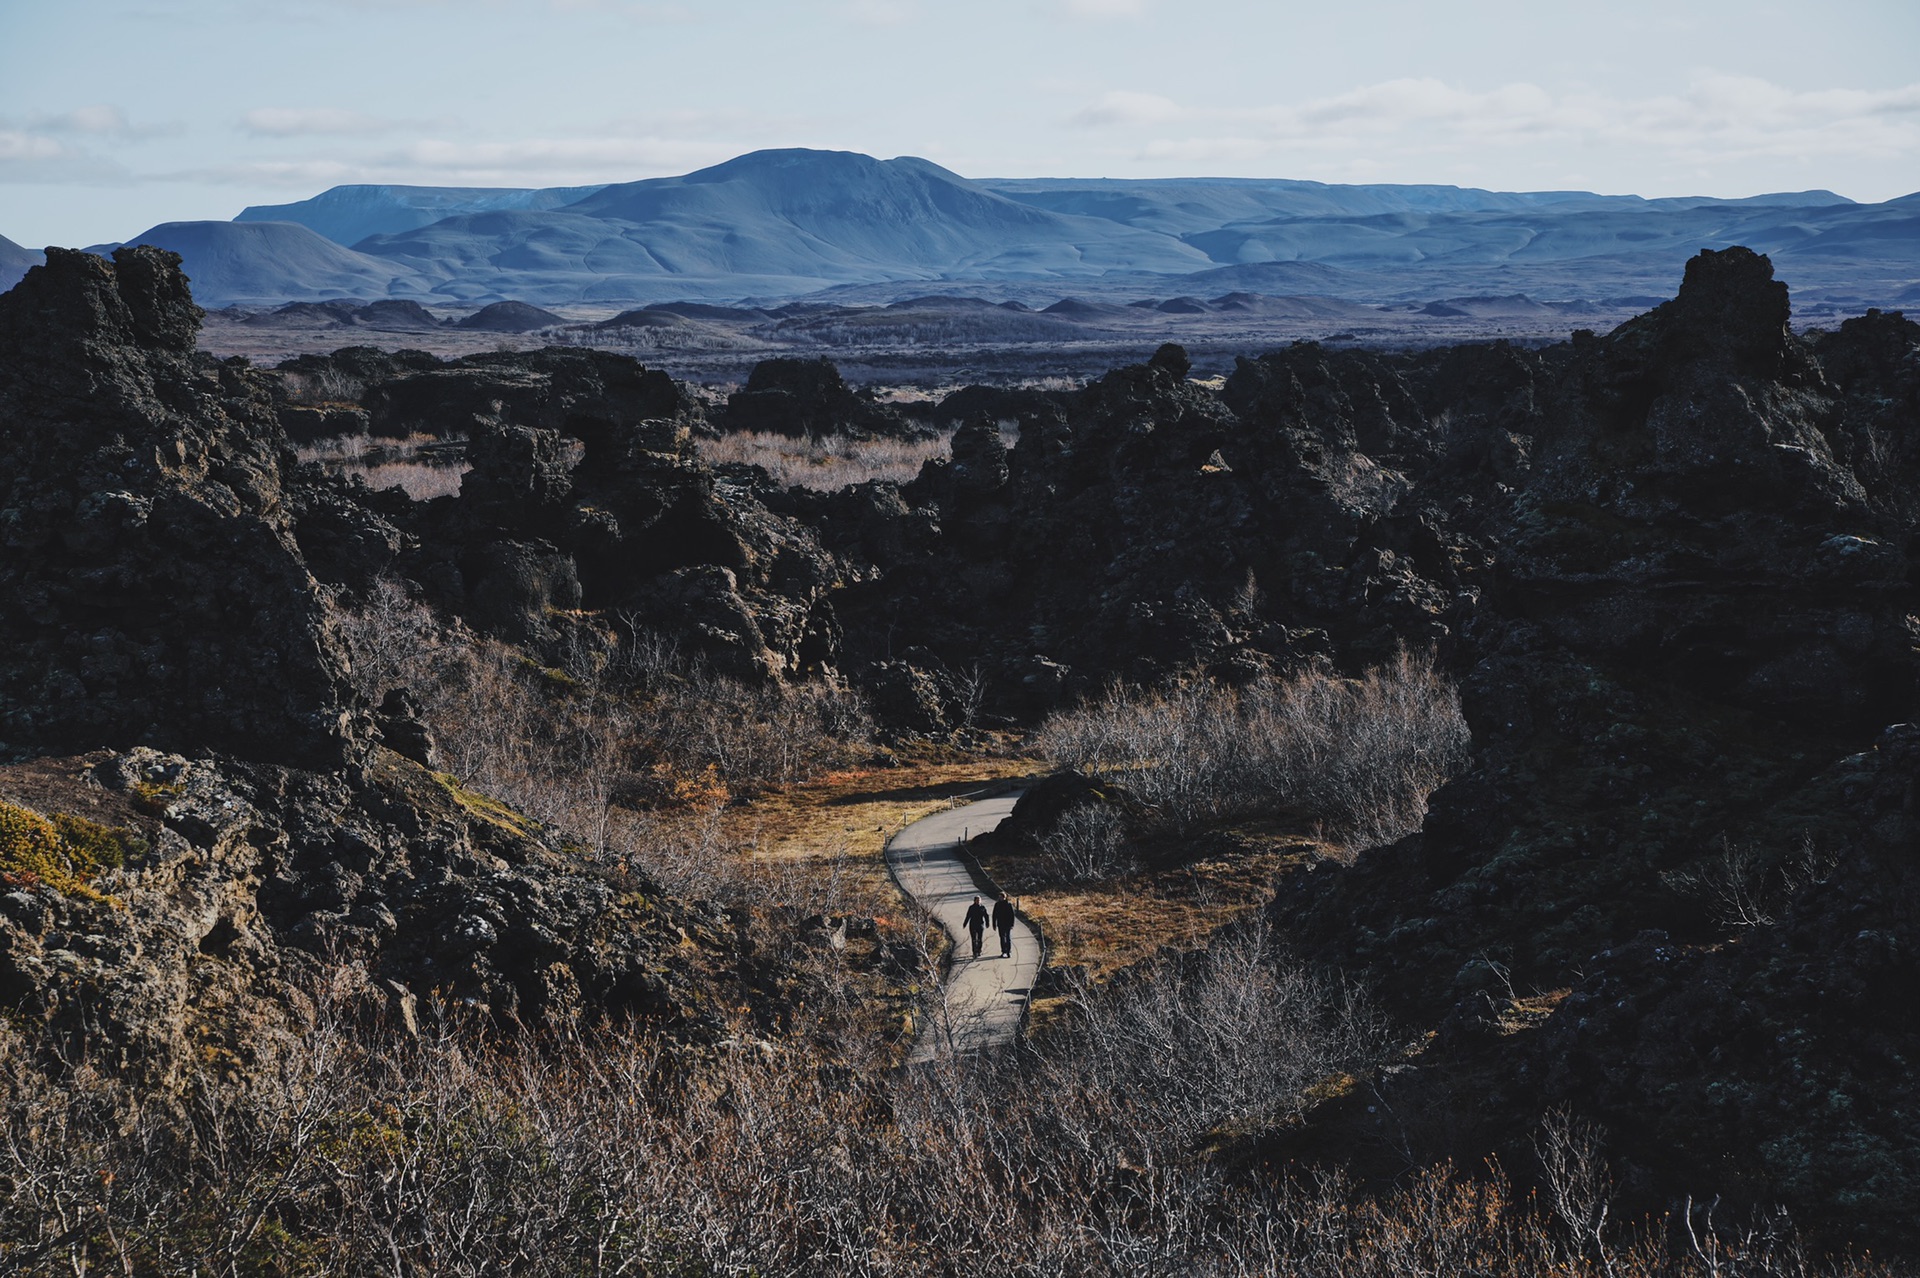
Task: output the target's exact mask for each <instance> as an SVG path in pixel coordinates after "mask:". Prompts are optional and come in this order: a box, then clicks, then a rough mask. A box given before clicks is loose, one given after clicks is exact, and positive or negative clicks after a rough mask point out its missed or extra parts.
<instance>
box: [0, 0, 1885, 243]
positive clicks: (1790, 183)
mask: <svg viewBox="0 0 1920 1278" xmlns="http://www.w3.org/2000/svg"><path fill="white" fill-rule="evenodd" d="M767 146H816V147H828V148H838V149H846V150H857V151H865V152H868V153H870V154H874V155H880V156H894V155H921V156H925V157H927V158H928V159H931V160H934V161H936V162H938V163H941V164H944V165H946V166H948V167H949V168H952V169H954V170H956V171H958V172H960V173H963V174H966V175H969V176H975V177H989V176H994V177H999V176H1086V177H1100V176H1104V177H1152V176H1185V175H1198V174H1209V175H1224V176H1247V177H1293V178H1314V179H1319V180H1322V181H1330V182H1445V183H1455V184H1459V185H1465V186H1486V187H1495V188H1500V189H1509V190H1514V189H1529V190H1531V189H1558V188H1569V187H1572V188H1582V189H1590V190H1599V191H1606V192H1612V193H1637V194H1642V195H1681V194H1707V195H1725V196H1739V195H1751V194H1756V193H1759V192H1763V191H1775V190H1800V189H1806V188H1814V187H1824V188H1827V189H1831V190H1835V191H1838V192H1840V193H1841V194H1843V195H1847V196H1850V197H1852V198H1855V199H1861V200H1880V199H1886V198H1889V197H1892V196H1896V195H1902V194H1906V193H1908V192H1912V191H1915V190H1920V4H1916V3H1914V2H1913V0H1826V3H1824V4H1821V5H1810V4H1806V3H1804V0H1797V2H1795V3H1771V2H1767V0H1757V2H1748V3H1734V2H1732V0H1726V2H1719V0H1715V2H1708V3H1686V2H1685V0H1667V2H1666V3H1650V2H1646V0H1609V2H1608V3H1605V4H1591V3H1588V4H1582V5H1571V4H1563V3H1557V2H1555V0H1525V2H1524V3H1511V2H1508V0H1478V2H1476V0H1453V2H1451V3H1438V2H1425V3H1410V2H1403V0H1345V3H1341V4H1337V5H1336V4H1328V3H1325V0H1315V2H1314V3H1311V4H1306V3H1298V4H1296V3H1271V2H1270V3H1255V2H1251V0H968V2H960V3H956V2H955V0H788V2H786V3H772V2H769V0H708V2H706V3H692V2H685V0H0V235H5V236H7V237H9V238H11V239H14V240H16V241H19V242H21V243H24V244H27V245H29V246H32V247H38V246H41V245H44V244H48V243H63V244H86V243H91V242H97V241H101V240H118V239H123V238H126V237H128V236H130V235H133V234H134V233H136V232H138V231H140V230H143V229H145V228H146V227H148V226H150V225H152V224H154V223H156V222H161V221H169V220H176V219H186V218H227V217H231V216H233V215H234V214H235V213H237V212H238V211H239V210H240V209H241V208H242V207H244V206H245V205H248V204H255V203H278V202H283V201H287V200H295V199H300V198H304V197H305V196H308V195H312V194H314V193H316V192H318V191H320V190H323V189H324V188H326V187H328V186H331V185H334V184H336V183H342V182H407V183H419V184H427V185H501V186H550V185H571V184H584V183H590V182H612V181H626V180H632V179H634V178H641V177H652V176H659V175H662V174H670V173H680V172H685V171H687V170H689V169H693V168H697V167H700V166H702V165H704V164H709V163H713V162H717V161H719V160H722V159H726V158H728V157H730V156H733V155H736V154H739V153H740V152H742V151H747V150H752V149H755V148H758V147H767Z"/></svg>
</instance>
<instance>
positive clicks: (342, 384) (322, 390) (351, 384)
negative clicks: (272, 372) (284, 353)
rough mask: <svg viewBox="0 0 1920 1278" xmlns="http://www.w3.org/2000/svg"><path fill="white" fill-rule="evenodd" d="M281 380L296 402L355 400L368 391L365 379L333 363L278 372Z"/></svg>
mask: <svg viewBox="0 0 1920 1278" xmlns="http://www.w3.org/2000/svg"><path fill="white" fill-rule="evenodd" d="M280 384H281V386H282V387H284V388H285V390H286V392H287V398H288V399H289V400H291V401H292V402H293V403H296V404H306V405H312V404H357V403H359V402H360V397H361V396H362V395H365V394H366V393H367V386H366V383H365V382H363V381H361V380H360V379H359V378H357V377H354V376H352V375H351V374H349V373H345V372H342V371H341V370H340V369H337V368H333V367H327V368H322V369H319V370H317V371H315V372H311V373H296V372H285V373H281V374H280Z"/></svg>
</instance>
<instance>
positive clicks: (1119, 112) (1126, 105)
mask: <svg viewBox="0 0 1920 1278" xmlns="http://www.w3.org/2000/svg"><path fill="white" fill-rule="evenodd" d="M1182 114H1184V113H1183V112H1182V110H1181V108H1180V104H1179V103H1177V102H1175V101H1173V99H1171V98H1163V97H1161V96H1160V95H1159V94H1157V93H1131V92H1128V91H1126V90H1124V89H1116V90H1114V91H1113V92H1111V93H1103V94H1101V95H1100V97H1099V98H1097V99H1095V100H1094V101H1093V102H1090V103H1088V104H1087V105H1086V106H1085V107H1083V108H1081V109H1080V110H1079V111H1076V112H1074V114H1073V116H1072V118H1071V120H1070V123H1073V124H1078V125H1083V126H1086V127H1089V128H1109V127H1112V126H1114V125H1140V124H1159V123H1162V122H1163V121H1167V120H1174V119H1178V118H1179V117H1180V116H1181V115H1182Z"/></svg>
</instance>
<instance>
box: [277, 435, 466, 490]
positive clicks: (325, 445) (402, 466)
mask: <svg viewBox="0 0 1920 1278" xmlns="http://www.w3.org/2000/svg"><path fill="white" fill-rule="evenodd" d="M448 442H456V443H457V442H459V440H458V437H454V438H453V439H452V440H451V441H449V440H443V439H440V438H437V437H436V436H433V435H412V436H409V437H408V438H406V439H399V440H394V439H374V438H372V437H371V436H368V435H341V436H337V437H335V438H333V439H322V440H316V441H315V442H313V443H310V444H303V445H301V446H300V447H299V448H298V449H297V450H296V453H297V454H298V456H299V458H300V460H301V461H307V462H318V463H319V464H320V465H321V466H322V467H323V468H325V469H326V470H327V471H329V472H331V473H333V474H336V475H347V476H353V475H358V476H359V477H360V478H361V479H363V480H365V481H366V484H367V487H369V488H375V489H378V488H398V489H400V490H402V491H403V492H405V493H406V494H407V496H409V497H411V498H412V499H413V500H415V501H431V500H433V499H434V498H435V497H457V496H459V495H460V481H461V478H462V477H463V476H464V475H465V474H466V473H467V472H468V471H469V470H471V469H472V467H471V466H470V465H469V464H468V463H467V462H466V461H464V460H457V461H450V460H445V459H440V458H435V457H434V456H433V455H432V454H431V453H429V452H428V451H426V450H428V449H431V448H442V447H444V446H445V445H446V444H447V443H448Z"/></svg>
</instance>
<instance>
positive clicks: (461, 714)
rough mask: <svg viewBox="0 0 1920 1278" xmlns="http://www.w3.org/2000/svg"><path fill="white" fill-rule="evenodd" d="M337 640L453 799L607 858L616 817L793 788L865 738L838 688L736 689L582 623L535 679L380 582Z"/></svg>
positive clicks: (858, 704)
mask: <svg viewBox="0 0 1920 1278" xmlns="http://www.w3.org/2000/svg"><path fill="white" fill-rule="evenodd" d="M341 631H342V634H343V635H344V637H345V639H346V641H347V644H348V648H349V650H350V652H351V653H352V655H353V671H354V679H355V683H356V685H357V686H358V688H359V689H360V692H361V694H362V695H363V696H364V697H366V698H367V700H368V701H370V702H374V703H378V702H379V700H380V699H381V698H382V697H383V696H384V695H385V693H386V691H387V689H389V688H395V687H403V688H406V689H407V690H409V691H410V692H411V693H412V694H413V695H414V696H415V697H416V698H417V699H418V700H419V702H420V704H421V707H422V711H423V715H424V718H425V719H426V722H427V725H428V726H429V727H430V728H431V729H432V731H433V734H434V737H435V739H436V742H437V744H438V748H439V751H440V755H441V759H442V766H444V767H445V768H446V770H447V771H448V772H449V773H450V774H452V775H453V776H455V777H457V778H458V779H459V783H460V784H461V785H462V786H464V787H465V788H466V789H467V790H469V791H476V792H479V793H481V794H484V795H487V796H490V797H491V798H493V799H497V800H500V801H503V802H505V803H508V804H510V805H512V807H513V808H514V809H516V810H518V811H520V812H523V813H525V814H527V815H528V816H531V817H533V818H535V819H536V820H538V821H541V822H543V823H545V824H547V825H550V826H552V827H554V828H555V829H557V830H560V831H562V832H563V833H565V834H567V835H568V836H570V837H572V838H574V839H576V840H578V841H579V842H580V843H581V844H582V845H583V846H585V847H587V848H588V849H590V850H592V851H594V852H595V853H598V854H604V855H606V856H608V857H609V858H610V859H614V860H625V859H628V858H629V856H630V855H631V854H632V853H633V852H634V849H633V848H631V847H630V846H628V844H627V842H626V838H627V837H628V836H629V835H631V834H632V833H633V832H634V831H637V830H639V829H641V828H643V827H644V826H645V825H646V823H644V822H635V821H633V820H631V819H629V815H630V814H631V813H632V812H633V811H635V810H644V809H650V808H656V807H667V808H682V809H697V808H704V807H709V806H712V805H713V804H716V803H723V802H725V801H726V800H727V798H728V797H730V796H731V795H734V794H739V793H743V792H748V791H752V790H756V789H762V788H766V787H769V786H779V785H788V784H791V783H793V782H796V781H801V780H804V779H806V778H807V777H809V776H812V775H815V774H816V773H818V772H820V771H822V770H825V769H827V768H832V767H837V766H842V765H844V764H845V763H847V762H848V761H850V760H851V759H852V758H854V757H855V756H856V755H857V754H858V753H859V752H860V751H862V750H863V749H864V748H865V745H866V743H867V742H868V741H870V740H871V736H872V722H871V720H870V718H869V716H868V714H867V710H866V706H865V704H864V702H863V701H862V700H861V698H860V697H859V695H858V694H857V693H855V692H853V691H852V690H850V689H848V688H846V687H843V686H841V685H839V684H829V683H806V684H797V685H778V684H766V685H750V684H746V683H742V682H740V681H738V680H734V679H729V678H726V677H724V676H722V675H719V674H716V673H714V672H713V671H712V670H711V669H709V668H707V667H706V666H705V665H704V664H703V663H701V662H699V661H697V660H691V659H688V658H685V657H683V656H681V655H680V654H679V652H678V651H677V650H676V649H675V648H674V646H673V645H672V644H671V643H670V642H668V641H666V640H664V639H662V638H661V637H659V636H657V635H652V634H649V633H647V632H646V631H644V630H632V629H629V631H628V632H627V633H626V634H624V635H621V634H614V633H609V632H607V631H602V630H596V629H594V628H592V627H591V625H590V624H582V625H580V626H579V627H577V628H576V629H575V631H574V635H575V638H574V640H573V641H572V642H571V643H570V644H569V645H568V647H567V649H566V651H564V652H562V653H561V654H559V657H560V660H559V662H558V664H557V665H553V666H547V665H542V664H540V663H538V662H534V661H531V660H529V659H528V658H527V656H526V655H525V654H524V653H522V652H520V651H518V650H517V649H514V648H512V647H510V646H508V645H506V644H502V643H499V642H496V641H493V640H489V639H485V638H482V637H480V636H477V635H475V634H473V633H471V632H470V631H468V630H466V628H465V627H463V626H461V625H459V624H458V623H457V622H455V623H449V622H444V621H442V620H441V619H439V618H438V617H436V616H435V615H434V614H433V612H432V610H431V609H429V608H427V607H426V606H425V605H424V604H421V603H419V602H418V601H415V600H413V599H411V598H410V597H409V596H408V594H407V591H406V589H405V588H404V587H403V586H401V585H400V584H399V583H397V582H393V581H381V582H378V583H376V584H375V586H374V587H373V589H372V590H371V591H370V592H369V593H368V597H367V599H366V602H365V603H364V604H363V605H362V606H361V607H359V608H356V609H352V610H349V611H348V612H346V613H345V614H344V615H343V616H342V618H341ZM623 811H624V812H625V813H627V814H629V815H622V812H623Z"/></svg>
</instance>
